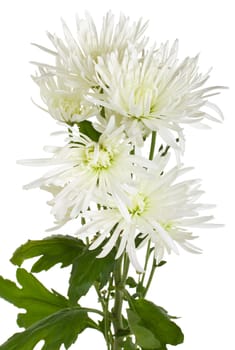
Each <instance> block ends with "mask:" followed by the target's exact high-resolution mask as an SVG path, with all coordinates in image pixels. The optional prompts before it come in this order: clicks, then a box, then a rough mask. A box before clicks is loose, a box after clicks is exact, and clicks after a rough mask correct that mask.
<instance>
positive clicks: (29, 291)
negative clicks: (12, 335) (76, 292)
mask: <svg viewBox="0 0 235 350" xmlns="http://www.w3.org/2000/svg"><path fill="white" fill-rule="evenodd" d="M16 276H17V280H18V282H19V283H20V285H21V286H22V288H19V287H17V285H16V284H15V283H14V282H12V281H9V280H7V279H4V278H3V277H1V276H0V297H1V298H3V299H5V300H7V301H8V302H10V303H12V304H14V305H15V306H17V307H19V308H23V309H25V310H26V313H23V314H19V315H18V318H17V323H18V325H19V326H20V327H24V328H27V327H29V326H31V325H32V324H33V323H34V322H37V321H39V320H41V319H42V318H45V317H47V316H48V315H50V314H52V313H55V312H57V311H59V310H60V309H63V308H66V307H68V300H67V299H66V298H64V297H63V296H61V295H59V294H58V293H52V292H50V291H49V290H48V289H46V288H45V287H44V286H43V285H42V284H41V283H40V282H39V281H38V280H37V279H36V278H35V277H34V276H33V275H32V274H30V273H28V272H27V271H26V270H24V269H18V270H17V273H16Z"/></svg>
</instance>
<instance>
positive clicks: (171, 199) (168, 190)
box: [76, 160, 214, 272]
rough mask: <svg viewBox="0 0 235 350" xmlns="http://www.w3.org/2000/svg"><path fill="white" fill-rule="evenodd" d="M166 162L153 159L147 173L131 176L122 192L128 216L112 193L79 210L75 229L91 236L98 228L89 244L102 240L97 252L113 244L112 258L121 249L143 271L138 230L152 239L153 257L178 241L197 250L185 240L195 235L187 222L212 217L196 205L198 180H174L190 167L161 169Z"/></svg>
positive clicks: (207, 222)
mask: <svg viewBox="0 0 235 350" xmlns="http://www.w3.org/2000/svg"><path fill="white" fill-rule="evenodd" d="M155 161H156V160H155ZM166 163H167V161H164V162H162V164H161V167H159V163H158V170H157V171H156V169H155V170H149V171H148V172H149V175H150V174H151V178H150V177H148V178H146V177H140V178H139V179H138V181H133V183H132V187H130V188H131V190H130V191H129V192H128V196H129V203H130V205H129V207H128V211H129V214H130V219H129V220H126V218H125V217H124V216H123V214H122V213H121V212H120V210H119V208H118V207H117V205H115V201H113V200H112V199H111V200H109V202H108V205H107V207H105V209H101V210H99V211H95V210H93V211H88V212H86V213H84V216H85V218H86V220H87V224H85V225H84V226H82V227H81V228H80V229H79V230H78V231H77V233H76V234H77V235H78V236H80V235H82V237H86V236H92V237H93V236H94V235H95V233H97V232H99V235H98V237H97V238H95V240H94V242H93V244H92V246H91V249H94V248H96V247H98V246H99V245H100V244H101V243H103V242H104V241H105V240H107V242H106V244H105V245H104V246H103V247H102V252H101V254H100V255H99V257H104V256H106V255H107V254H108V253H109V252H110V251H111V250H112V249H113V247H114V246H116V249H117V255H116V258H118V257H119V256H120V255H121V254H122V253H123V252H124V251H126V252H127V254H128V255H129V258H130V261H131V262H132V264H133V266H134V267H135V269H136V270H137V271H138V272H143V267H142V266H141V265H140V263H139V261H138V259H137V256H136V243H135V240H136V238H137V236H141V237H142V238H143V242H144V243H145V244H146V243H147V242H148V241H149V240H150V241H151V242H152V245H153V247H154V250H155V257H156V259H157V261H159V260H161V259H162V258H163V255H164V251H167V252H168V253H170V252H171V251H173V252H175V253H176V254H178V253H179V250H178V246H180V247H181V248H183V249H185V250H187V251H190V252H193V253H200V249H199V248H197V247H195V246H194V245H192V244H191V243H190V241H191V240H192V239H194V238H196V237H194V236H193V235H192V232H191V231H190V228H191V226H194V227H204V226H205V227H206V226H207V227H210V225H214V224H210V221H211V220H212V219H213V217H212V216H200V212H201V210H204V209H205V208H204V206H203V205H201V204H200V203H198V202H197V200H198V198H199V197H200V196H201V195H202V191H201V190H200V187H199V185H198V182H199V180H198V179H197V180H184V181H180V180H179V177H180V176H182V175H183V174H184V173H185V172H187V171H189V170H190V169H187V168H183V167H181V168H178V167H175V168H173V169H171V170H170V171H168V172H166V171H165V166H166ZM104 223H105V224H104ZM110 232H111V233H110ZM117 242H119V243H118V244H119V246H117Z"/></svg>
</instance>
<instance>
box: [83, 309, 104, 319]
mask: <svg viewBox="0 0 235 350" xmlns="http://www.w3.org/2000/svg"><path fill="white" fill-rule="evenodd" d="M82 309H83V310H84V311H87V312H93V313H94V314H98V315H100V316H102V317H103V316H104V313H103V312H102V311H100V310H97V309H93V308H90V307H83V308H82Z"/></svg>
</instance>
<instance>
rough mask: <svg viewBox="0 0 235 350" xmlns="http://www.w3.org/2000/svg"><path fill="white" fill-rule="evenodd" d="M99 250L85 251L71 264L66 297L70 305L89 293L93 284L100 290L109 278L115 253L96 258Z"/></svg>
mask: <svg viewBox="0 0 235 350" xmlns="http://www.w3.org/2000/svg"><path fill="white" fill-rule="evenodd" d="M99 253H100V248H99V249H95V250H89V249H86V250H85V251H84V252H83V254H81V255H79V256H78V257H77V258H76V260H75V261H74V263H73V268H72V272H71V276H70V281H69V284H70V285H69V290H68V296H69V298H70V301H71V303H72V304H75V303H76V302H77V301H78V300H79V299H80V298H81V297H82V296H83V295H86V293H87V292H88V291H89V289H90V287H91V286H92V285H93V284H94V283H95V282H98V283H99V289H102V288H103V287H104V286H105V285H106V283H107V282H108V280H109V278H110V274H111V272H112V271H113V269H114V263H115V259H114V256H115V253H114V251H112V252H111V253H109V254H108V255H107V256H106V257H104V258H97V255H98V254H99Z"/></svg>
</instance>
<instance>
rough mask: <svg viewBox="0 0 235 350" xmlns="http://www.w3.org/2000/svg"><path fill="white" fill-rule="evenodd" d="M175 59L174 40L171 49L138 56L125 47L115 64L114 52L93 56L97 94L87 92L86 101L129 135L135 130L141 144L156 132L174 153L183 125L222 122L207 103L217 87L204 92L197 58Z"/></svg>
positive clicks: (164, 48) (208, 88)
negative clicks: (109, 115)
mask: <svg viewBox="0 0 235 350" xmlns="http://www.w3.org/2000/svg"><path fill="white" fill-rule="evenodd" d="M177 55H178V41H175V43H174V44H173V46H172V47H171V48H169V44H168V42H167V43H165V44H163V45H161V46H160V48H156V47H155V46H154V47H152V49H150V50H149V51H146V52H144V53H143V55H140V53H139V52H138V50H136V48H135V47H134V46H133V45H131V44H130V45H129V46H128V48H127V49H126V50H125V54H124V57H123V60H122V61H121V62H120V60H119V57H118V51H115V52H112V53H110V55H107V56H106V57H98V62H97V64H96V73H97V80H98V82H99V85H100V86H101V87H102V93H100V92H99V91H90V93H89V94H88V100H89V101H91V102H93V103H96V104H98V105H102V106H104V107H105V108H107V109H110V110H112V111H114V112H116V113H117V114H118V115H120V116H121V118H120V123H121V124H124V125H125V129H126V130H127V133H128V135H129V136H130V135H131V136H133V132H134V130H138V133H139V135H141V137H142V139H143V138H144V137H145V136H146V135H148V134H149V133H150V132H151V131H152V130H156V131H158V133H159V134H160V136H161V137H162V139H163V140H164V141H165V142H166V143H167V144H168V145H170V146H172V147H173V148H175V149H179V148H180V144H179V143H178V142H177V139H179V140H178V141H180V142H183V140H184V138H183V133H182V125H183V124H185V123H199V122H201V120H202V119H204V118H205V119H210V120H213V121H220V120H221V119H222V118H223V114H222V112H221V110H220V109H219V108H218V107H217V106H216V105H215V104H213V103H211V102H209V101H208V93H209V92H212V94H214V93H218V92H219V90H220V89H221V88H223V87H220V86H213V87H204V84H205V82H206V81H207V80H208V78H209V72H208V73H206V74H204V75H203V74H201V73H199V68H198V56H196V57H193V58H190V57H187V58H186V59H185V60H183V61H182V62H180V61H179V59H178V58H177ZM210 96H211V94H210ZM206 107H208V108H209V109H210V110H211V111H212V113H214V115H212V114H211V113H209V112H207V110H206ZM139 135H138V137H140V136H139ZM182 148H183V144H182V145H181V149H182Z"/></svg>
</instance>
